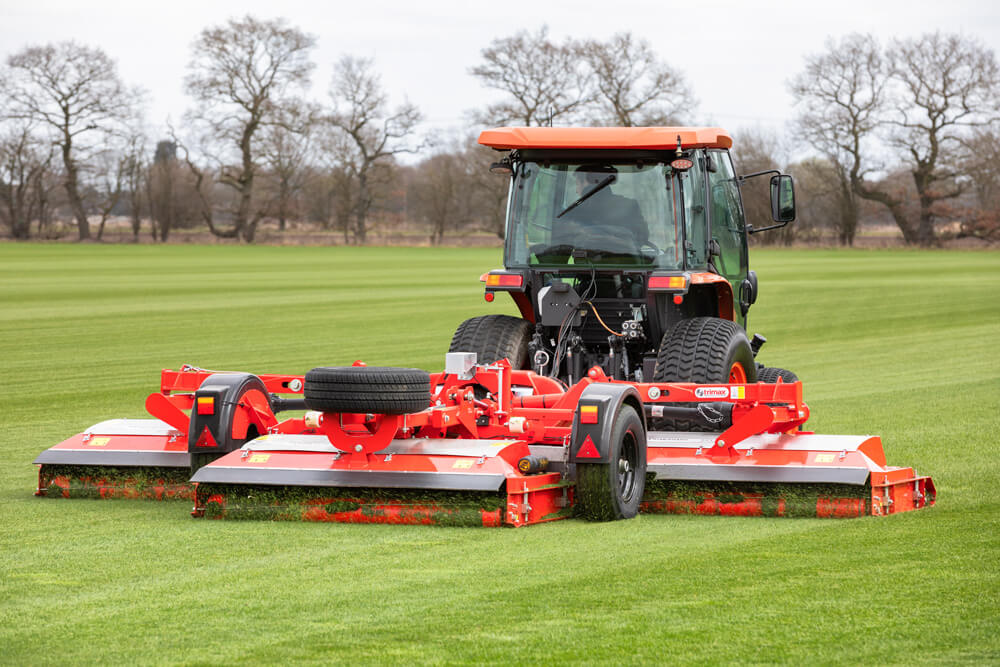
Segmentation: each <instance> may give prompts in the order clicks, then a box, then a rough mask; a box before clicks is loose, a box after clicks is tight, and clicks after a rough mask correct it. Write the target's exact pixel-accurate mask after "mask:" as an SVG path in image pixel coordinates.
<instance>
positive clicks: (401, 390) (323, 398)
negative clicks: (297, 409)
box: [302, 366, 431, 415]
mask: <svg viewBox="0 0 1000 667" xmlns="http://www.w3.org/2000/svg"><path fill="white" fill-rule="evenodd" d="M302 393H303V394H304V396H305V403H306V407H307V408H308V409H310V410H319V411H321V412H353V413H359V414H368V413H372V414H380V415H405V414H409V413H412V412H420V411H421V410H423V409H425V408H427V407H428V406H430V404H431V380H430V375H429V374H428V373H427V371H424V370H420V369H419V368H393V367H379V366H321V367H319V368H314V369H312V370H311V371H309V372H308V373H306V383H305V387H304V388H303V392H302Z"/></svg>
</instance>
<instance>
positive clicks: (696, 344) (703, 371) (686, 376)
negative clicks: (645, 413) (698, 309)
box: [653, 317, 757, 431]
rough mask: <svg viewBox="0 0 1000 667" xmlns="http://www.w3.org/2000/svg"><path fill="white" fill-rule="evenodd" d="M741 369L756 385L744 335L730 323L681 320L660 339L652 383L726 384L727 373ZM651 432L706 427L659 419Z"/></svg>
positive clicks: (694, 319)
mask: <svg viewBox="0 0 1000 667" xmlns="http://www.w3.org/2000/svg"><path fill="white" fill-rule="evenodd" d="M736 363H739V365H740V366H742V367H743V372H744V373H746V376H747V383H751V382H756V381H757V366H756V364H755V363H754V360H753V351H752V350H751V349H750V341H749V340H748V339H747V334H746V332H745V331H744V330H743V329H742V328H741V327H740V325H738V324H736V323H735V322H733V321H731V320H723V319H720V318H718V317H693V318H691V319H687V320H681V321H680V322H678V323H677V324H676V325H674V327H673V328H672V329H671V330H670V331H668V332H667V333H666V334H664V335H663V340H662V341H661V342H660V349H659V352H658V353H657V355H656V368H655V370H654V371H653V382H697V383H699V384H727V383H728V382H729V370H730V369H731V368H732V366H733V365H734V364H736ZM653 428H654V429H656V430H662V431H707V430H709V429H708V427H706V426H703V425H702V424H699V423H698V422H694V421H690V420H684V419H659V420H656V421H654V422H653Z"/></svg>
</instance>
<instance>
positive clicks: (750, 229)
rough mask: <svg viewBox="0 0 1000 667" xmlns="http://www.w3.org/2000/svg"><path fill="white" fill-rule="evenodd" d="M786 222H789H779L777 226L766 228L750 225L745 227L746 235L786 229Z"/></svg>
mask: <svg viewBox="0 0 1000 667" xmlns="http://www.w3.org/2000/svg"><path fill="white" fill-rule="evenodd" d="M788 222H791V221H790V220H789V221H787V222H781V223H778V224H777V225H768V226H767V227H753V226H751V225H747V234H756V233H757V232H766V231H767V230H769V229H779V228H781V227H787V226H788Z"/></svg>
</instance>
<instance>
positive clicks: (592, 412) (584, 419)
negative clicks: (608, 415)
mask: <svg viewBox="0 0 1000 667" xmlns="http://www.w3.org/2000/svg"><path fill="white" fill-rule="evenodd" d="M580 423H581V424H596V423H597V406H596V405H581V406H580Z"/></svg>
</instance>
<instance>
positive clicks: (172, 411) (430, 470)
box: [36, 353, 935, 526]
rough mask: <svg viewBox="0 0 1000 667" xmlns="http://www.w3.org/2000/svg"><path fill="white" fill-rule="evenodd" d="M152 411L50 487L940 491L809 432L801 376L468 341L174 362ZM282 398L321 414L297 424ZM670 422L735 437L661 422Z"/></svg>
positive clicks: (572, 504) (556, 514)
mask: <svg viewBox="0 0 1000 667" xmlns="http://www.w3.org/2000/svg"><path fill="white" fill-rule="evenodd" d="M303 392H304V393H305V398H304V400H303V399H301V398H294V397H293V398H288V397H280V396H278V394H279V393H283V394H300V393H303ZM146 406H147V409H148V410H149V412H150V413H151V414H152V415H153V416H154V417H156V419H151V420H150V419H147V420H112V421H108V422H102V423H101V424H98V425H96V426H94V427H91V428H90V429H88V430H87V431H85V432H84V433H81V434H79V435H77V436H74V437H73V438H70V439H69V440H67V441H65V442H63V443H61V444H59V445H57V446H55V447H53V448H51V449H49V450H47V451H45V452H43V453H42V454H41V455H40V456H39V457H38V459H37V460H36V463H38V464H40V466H41V467H40V470H39V490H38V494H39V495H48V496H58V497H74V496H81V495H82V496H90V497H123V496H126V497H148V498H170V497H180V498H192V497H193V498H194V501H195V507H194V511H193V514H194V515H195V516H199V517H200V516H206V517H217V518H259V519H298V520H308V521H339V522H354V523H358V522H364V523H411V524H413V523H419V524H447V525H483V526H503V525H507V526H523V525H528V524H534V523H541V522H545V521H553V520H557V519H563V518H567V517H569V516H573V515H577V516H582V517H584V518H588V519H593V520H613V519H621V518H630V517H632V516H634V515H635V514H636V513H637V512H639V511H643V512H668V513H694V514H717V515H742V516H814V517H857V516H864V515H875V516H881V515H886V514H893V513H897V512H903V511H908V510H913V509H919V508H921V507H926V506H929V505H932V504H933V503H934V501H935V490H934V484H933V482H932V481H931V480H930V478H928V477H924V476H918V475H917V474H916V473H914V471H913V470H912V469H911V468H897V467H892V466H888V465H887V464H886V461H885V454H884V451H883V449H882V443H881V440H880V439H879V438H878V437H877V436H834V435H818V434H813V433H808V432H804V431H801V430H799V429H800V427H801V425H802V424H803V423H804V422H805V421H806V420H807V419H808V414H809V409H808V407H807V406H806V405H805V403H804V402H803V401H802V385H801V383H799V382H789V383H785V382H777V383H775V384H765V383H756V384H729V385H703V384H685V383H674V384H670V383H635V382H624V381H614V380H611V379H609V378H607V377H606V376H605V375H604V373H603V372H602V371H601V370H600V369H599V368H593V369H591V370H590V371H589V372H588V373H587V375H586V377H584V378H583V379H581V380H580V381H579V382H577V383H576V384H574V385H573V386H571V387H568V388H567V387H565V386H564V385H562V384H561V383H559V382H557V381H555V380H553V379H551V378H547V377H544V376H541V375H537V374H535V373H534V372H531V371H523V370H520V371H519V370H513V369H511V367H510V364H509V363H508V362H506V361H500V362H497V363H491V364H487V365H476V364H475V361H474V355H471V354H466V353H452V354H449V355H448V363H447V365H446V370H445V372H443V373H434V374H428V373H426V372H424V371H419V370H414V369H398V368H391V369H385V368H368V367H365V366H354V367H346V368H318V369H314V370H313V371H311V372H310V373H309V374H307V375H306V376H305V377H302V376H268V375H262V376H254V375H249V374H245V373H216V372H210V371H202V370H200V369H195V368H191V367H185V369H184V370H182V371H179V372H175V371H164V372H163V378H162V382H161V391H160V392H158V393H156V394H153V395H152V396H150V398H149V399H148V400H147V402H146ZM420 406H423V407H420ZM366 407H368V408H369V409H370V411H362V410H364V409H365V408H366ZM317 408H318V409H317ZM376 408H377V409H379V410H380V412H375V411H374V410H375V409H376ZM282 409H299V410H303V409H304V410H306V412H305V414H304V415H303V416H299V417H292V418H289V419H285V420H281V421H279V420H278V418H277V417H276V414H275V413H276V412H278V411H280V410H282ZM346 409H350V410H352V412H346V411H338V410H346ZM666 419H682V420H683V421H684V422H685V423H694V424H699V423H703V424H705V425H706V428H707V427H708V425H713V426H714V427H715V430H716V432H679V431H657V430H649V424H660V423H664V421H663V420H666ZM667 423H669V422H667ZM192 467H193V468H194V470H193V471H192ZM192 472H193V474H191V473H192ZM189 478H190V483H189V482H188V479H189Z"/></svg>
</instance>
